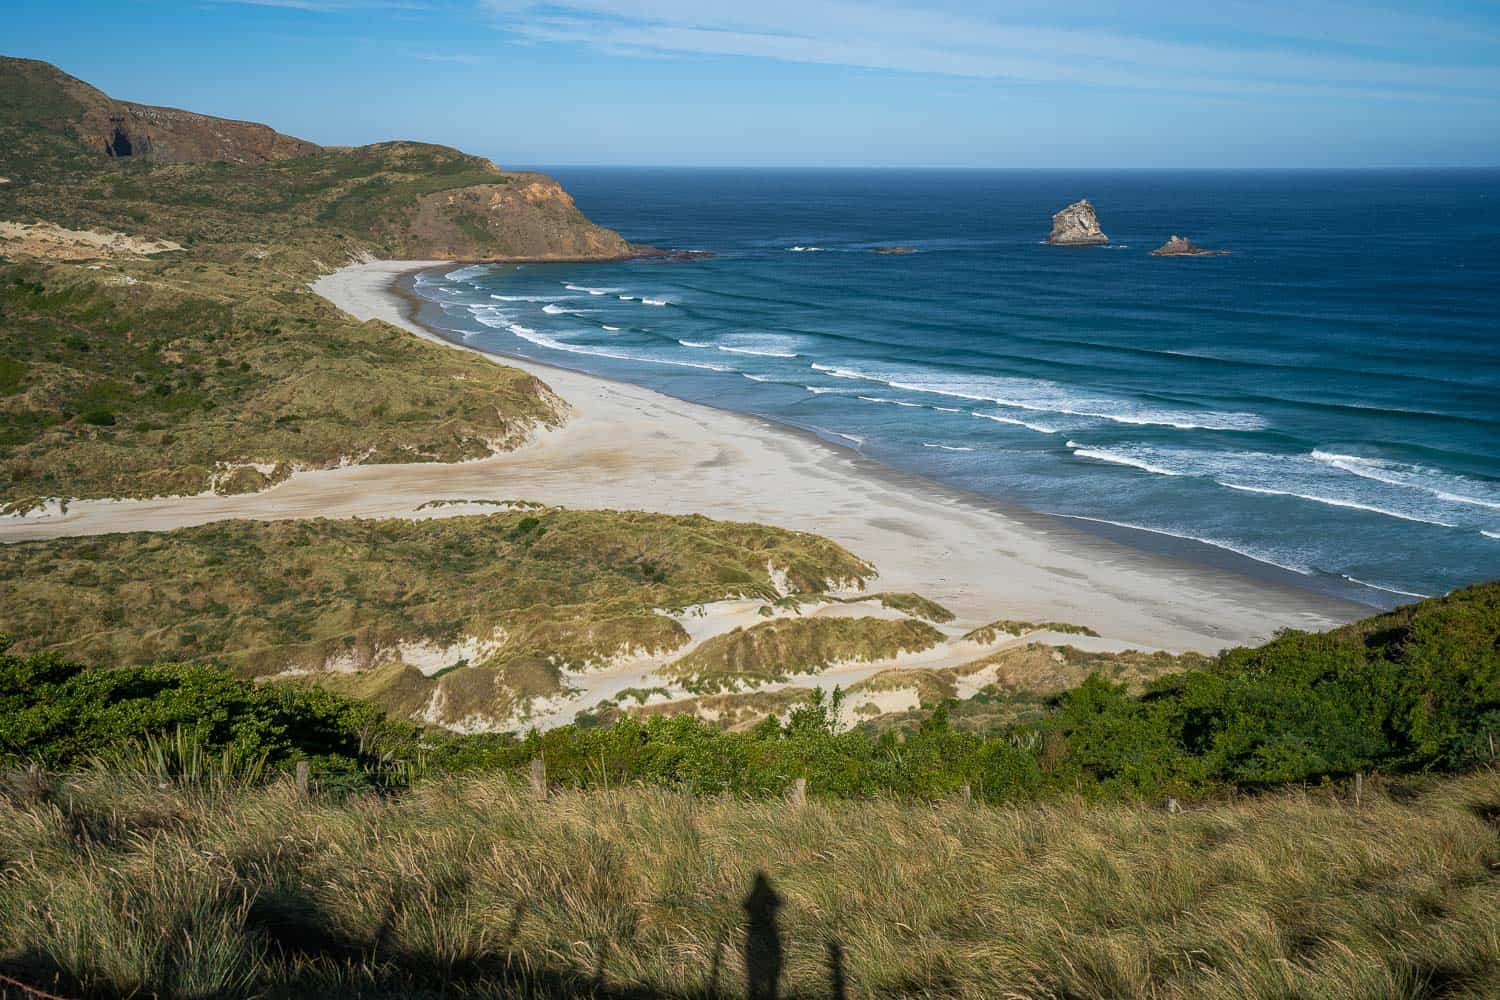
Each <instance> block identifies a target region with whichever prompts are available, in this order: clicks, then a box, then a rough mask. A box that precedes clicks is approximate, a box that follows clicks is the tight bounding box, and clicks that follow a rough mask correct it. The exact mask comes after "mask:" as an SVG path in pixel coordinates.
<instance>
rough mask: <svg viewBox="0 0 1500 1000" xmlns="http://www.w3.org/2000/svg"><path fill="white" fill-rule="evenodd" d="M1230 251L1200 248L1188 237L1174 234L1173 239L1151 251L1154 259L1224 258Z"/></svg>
mask: <svg viewBox="0 0 1500 1000" xmlns="http://www.w3.org/2000/svg"><path fill="white" fill-rule="evenodd" d="M1227 253H1229V251H1228V250H1210V249H1208V248H1207V247H1200V246H1199V245H1198V244H1196V243H1194V242H1193V241H1192V240H1190V239H1188V238H1187V237H1186V236H1178V235H1177V234H1176V233H1173V234H1172V238H1171V239H1169V240H1167V242H1165V243H1163V244H1162V245H1161V246H1159V247H1157V248H1156V249H1155V250H1152V251H1151V256H1153V257H1222V256H1224V255H1225V254H1227Z"/></svg>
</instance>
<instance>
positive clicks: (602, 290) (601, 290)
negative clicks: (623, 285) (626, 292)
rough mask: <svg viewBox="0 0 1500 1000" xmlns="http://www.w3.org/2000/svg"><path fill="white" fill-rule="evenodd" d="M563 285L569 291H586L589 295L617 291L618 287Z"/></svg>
mask: <svg viewBox="0 0 1500 1000" xmlns="http://www.w3.org/2000/svg"><path fill="white" fill-rule="evenodd" d="M563 287H564V288H566V289H567V290H568V291H570V292H588V293H589V294H590V295H608V294H609V293H610V292H618V291H619V289H618V288H590V287H589V286H588V285H569V284H564V285H563Z"/></svg>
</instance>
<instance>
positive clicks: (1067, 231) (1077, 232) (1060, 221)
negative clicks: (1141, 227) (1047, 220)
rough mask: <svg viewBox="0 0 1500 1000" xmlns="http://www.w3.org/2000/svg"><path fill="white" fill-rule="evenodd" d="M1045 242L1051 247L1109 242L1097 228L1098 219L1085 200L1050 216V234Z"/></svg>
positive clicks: (1096, 244) (1091, 206) (1093, 244)
mask: <svg viewBox="0 0 1500 1000" xmlns="http://www.w3.org/2000/svg"><path fill="white" fill-rule="evenodd" d="M1047 242H1048V243H1050V244H1052V245H1053V246H1064V247H1084V246H1099V245H1101V244H1104V243H1108V242H1109V237H1108V236H1106V235H1104V230H1102V229H1100V228H1099V217H1098V215H1096V214H1095V212H1094V206H1093V205H1092V204H1090V203H1089V200H1088V199H1087V198H1081V199H1079V200H1078V201H1075V202H1073V204H1071V205H1069V206H1068V207H1067V208H1064V209H1062V210H1061V211H1059V212H1057V213H1055V214H1054V215H1053V216H1052V232H1051V234H1049V235H1048V236H1047Z"/></svg>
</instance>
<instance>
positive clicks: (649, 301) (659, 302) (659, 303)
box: [641, 299, 672, 306]
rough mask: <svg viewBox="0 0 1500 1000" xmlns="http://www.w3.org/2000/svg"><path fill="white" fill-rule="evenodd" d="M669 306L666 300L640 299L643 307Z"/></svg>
mask: <svg viewBox="0 0 1500 1000" xmlns="http://www.w3.org/2000/svg"><path fill="white" fill-rule="evenodd" d="M671 304H672V303H670V302H668V301H667V300H666V299H641V305H643V306H669V305H671Z"/></svg>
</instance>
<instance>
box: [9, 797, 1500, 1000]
mask: <svg viewBox="0 0 1500 1000" xmlns="http://www.w3.org/2000/svg"><path fill="white" fill-rule="evenodd" d="M1497 811H1500V777H1497V775H1496V773H1495V772H1494V771H1489V770H1487V771H1482V772H1479V773H1475V774H1471V775H1469V776H1467V777H1463V778H1457V779H1447V780H1443V781H1440V782H1430V783H1421V784H1412V785H1406V784H1400V785H1391V786H1389V787H1385V786H1383V785H1382V784H1381V783H1379V782H1376V781H1370V782H1367V783H1366V785H1365V789H1364V795H1363V799H1362V802H1361V803H1360V805H1359V806H1358V807H1356V805H1355V804H1354V803H1353V802H1352V801H1351V800H1350V798H1349V797H1348V796H1341V795H1335V794H1333V793H1332V792H1288V793H1282V794H1276V795H1269V796H1265V797H1261V798H1253V799H1244V800H1240V801H1236V802H1225V803H1220V804H1215V805H1209V806H1205V807H1202V808H1195V809H1190V810H1188V811H1186V812H1183V813H1179V814H1175V815H1174V814H1170V813H1168V812H1167V811H1165V810H1161V809H1157V808H1149V807H1144V806H1138V805H1126V804H1114V805H1098V804H1084V803H1082V802H1079V801H1071V800H1069V801H1063V802H1060V803H1056V804H1051V805H1042V806H1036V805H1029V806H1018V807H982V806H977V805H966V804H963V803H960V802H958V801H952V802H947V803H938V804H936V805H930V806H929V805H914V804H909V803H903V802H899V801H893V800H873V801H822V800H816V799H815V800H813V801H812V802H810V803H809V804H808V805H807V806H805V807H803V808H801V809H792V808H791V807H789V806H788V805H786V804H784V803H782V802H780V801H777V800H772V801H765V802H745V801H739V800H735V799H730V798H717V799H714V798H709V799H704V798H694V797H691V796H688V795H685V794H679V793H674V792H671V791H667V790H660V789H655V790H648V789H639V788H625V789H618V790H610V791H594V792H587V793H579V792H561V793H555V794H554V795H553V797H552V798H551V799H550V800H548V801H547V802H545V803H539V802H536V801H534V800H533V799H532V798H531V797H530V796H529V794H525V793H523V792H522V791H521V790H520V789H519V786H518V785H517V784H515V783H513V782H512V781H510V780H508V779H506V778H504V777H489V778H484V779H477V780H476V779H469V780H457V779H449V780H443V781H438V782H434V783H431V784H424V785H419V786H417V787H416V788H415V789H414V790H413V791H411V792H410V793H408V794H406V795H404V796H402V797H399V798H377V797H369V798H353V799H345V800H342V801H336V800H331V799H318V800H314V801H311V802H308V801H299V800H298V799H297V797H296V795H295V794H294V792H293V790H292V788H291V787H290V786H289V784H286V783H282V784H277V785H273V786H269V787H266V788H262V789H259V790H254V791H239V792H233V793H231V794H228V795H224V794H217V795H208V794H206V793H205V792H204V791H202V790H201V789H200V788H198V787H197V786H193V785H190V784H184V785H169V786H168V787H167V788H166V789H161V788H158V787H157V784H156V783H155V782H154V781H150V780H138V779H135V778H132V777H131V776H130V775H129V774H120V773H112V772H108V771H97V772H91V773H86V774H82V775H79V776H76V777H73V778H70V779H68V780H66V781H62V782H59V783H57V784H56V785H55V786H52V787H50V788H47V789H45V790H43V791H42V792H40V793H37V792H34V791H33V792H29V793H22V792H18V791H16V790H15V788H14V787H11V786H7V790H6V792H5V794H4V795H0V856H3V857H4V858H6V859H7V863H6V867H5V871H4V875H3V877H0V971H4V972H5V973H6V974H8V975H12V976H16V977H20V978H23V979H25V980H26V981H28V982H31V983H35V984H37V985H45V986H48V987H49V988H54V989H58V990H62V991H64V992H67V993H70V994H72V995H84V994H90V995H95V994H98V995H103V994H108V995H118V994H126V993H138V994H143V995H209V994H212V995H222V996H248V995H260V996H289V995H310V994H316V993H325V994H348V993H355V992H358V993H360V994H361V995H364V996H411V995H429V996H436V995H439V993H442V994H443V995H456V996H506V997H510V996H531V997H583V996H600V997H626V996H629V997H652V996H665V997H717V996H724V997H730V996H740V995H743V994H742V992H741V988H742V984H743V983H744V982H745V971H746V970H745V958H744V956H745V950H744V944H745V934H746V914H745V911H744V909H743V908H742V902H743V900H744V899H745V897H746V895H747V892H748V891H749V889H750V887H751V885H752V883H753V881H754V879H755V877H756V875H757V873H764V874H765V876H766V877H767V879H768V881H769V884H770V886H771V887H772V889H773V890H774V892H775V893H776V894H777V895H778V896H779V898H780V900H781V904H782V905H781V907H780V909H779V911H778V912H777V913H776V915H775V919H774V922H773V924H772V925H769V926H771V927H772V930H771V933H774V934H775V935H776V936H777V937H778V938H779V940H780V943H781V951H782V955H783V956H784V967H783V968H782V970H781V976H780V978H781V980H782V982H783V985H784V986H785V987H786V990H787V992H786V995H790V996H804V997H819V996H830V995H833V993H832V990H831V987H830V974H831V973H830V965H829V962H830V954H831V951H830V948H831V946H836V947H837V950H838V953H839V954H840V956H841V965H842V970H841V971H842V976H843V978H844V980H845V981H846V983H847V995H849V996H854V997H903V996H905V997H934V996H944V997H973V998H979V997H986V998H988V997H1117V996H1154V997H1171V998H1175V997H1182V998H1187V997H1193V998H1197V997H1223V998H1230V997H1234V998H1245V997H1249V998H1254V997H1267V998H1270V997H1288V996H1306V997H1320V998H1323V997H1327V998H1351V1000H1352V998H1361V1000H1363V998H1371V997H1392V998H1394V997H1423V996H1446V997H1488V996H1494V995H1496V992H1497V991H1500V922H1497V921H1495V919H1494V916H1495V914H1496V913H1497V912H1500V829H1497V826H1496V822H1495V816H1496V814H1497ZM101 817H108V818H109V819H108V821H107V822H102V821H101V819H100V818H101ZM767 928H768V925H767V924H766V923H765V922H764V921H762V923H761V924H760V931H759V933H761V934H764V933H766V932H767ZM763 971H764V970H763Z"/></svg>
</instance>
